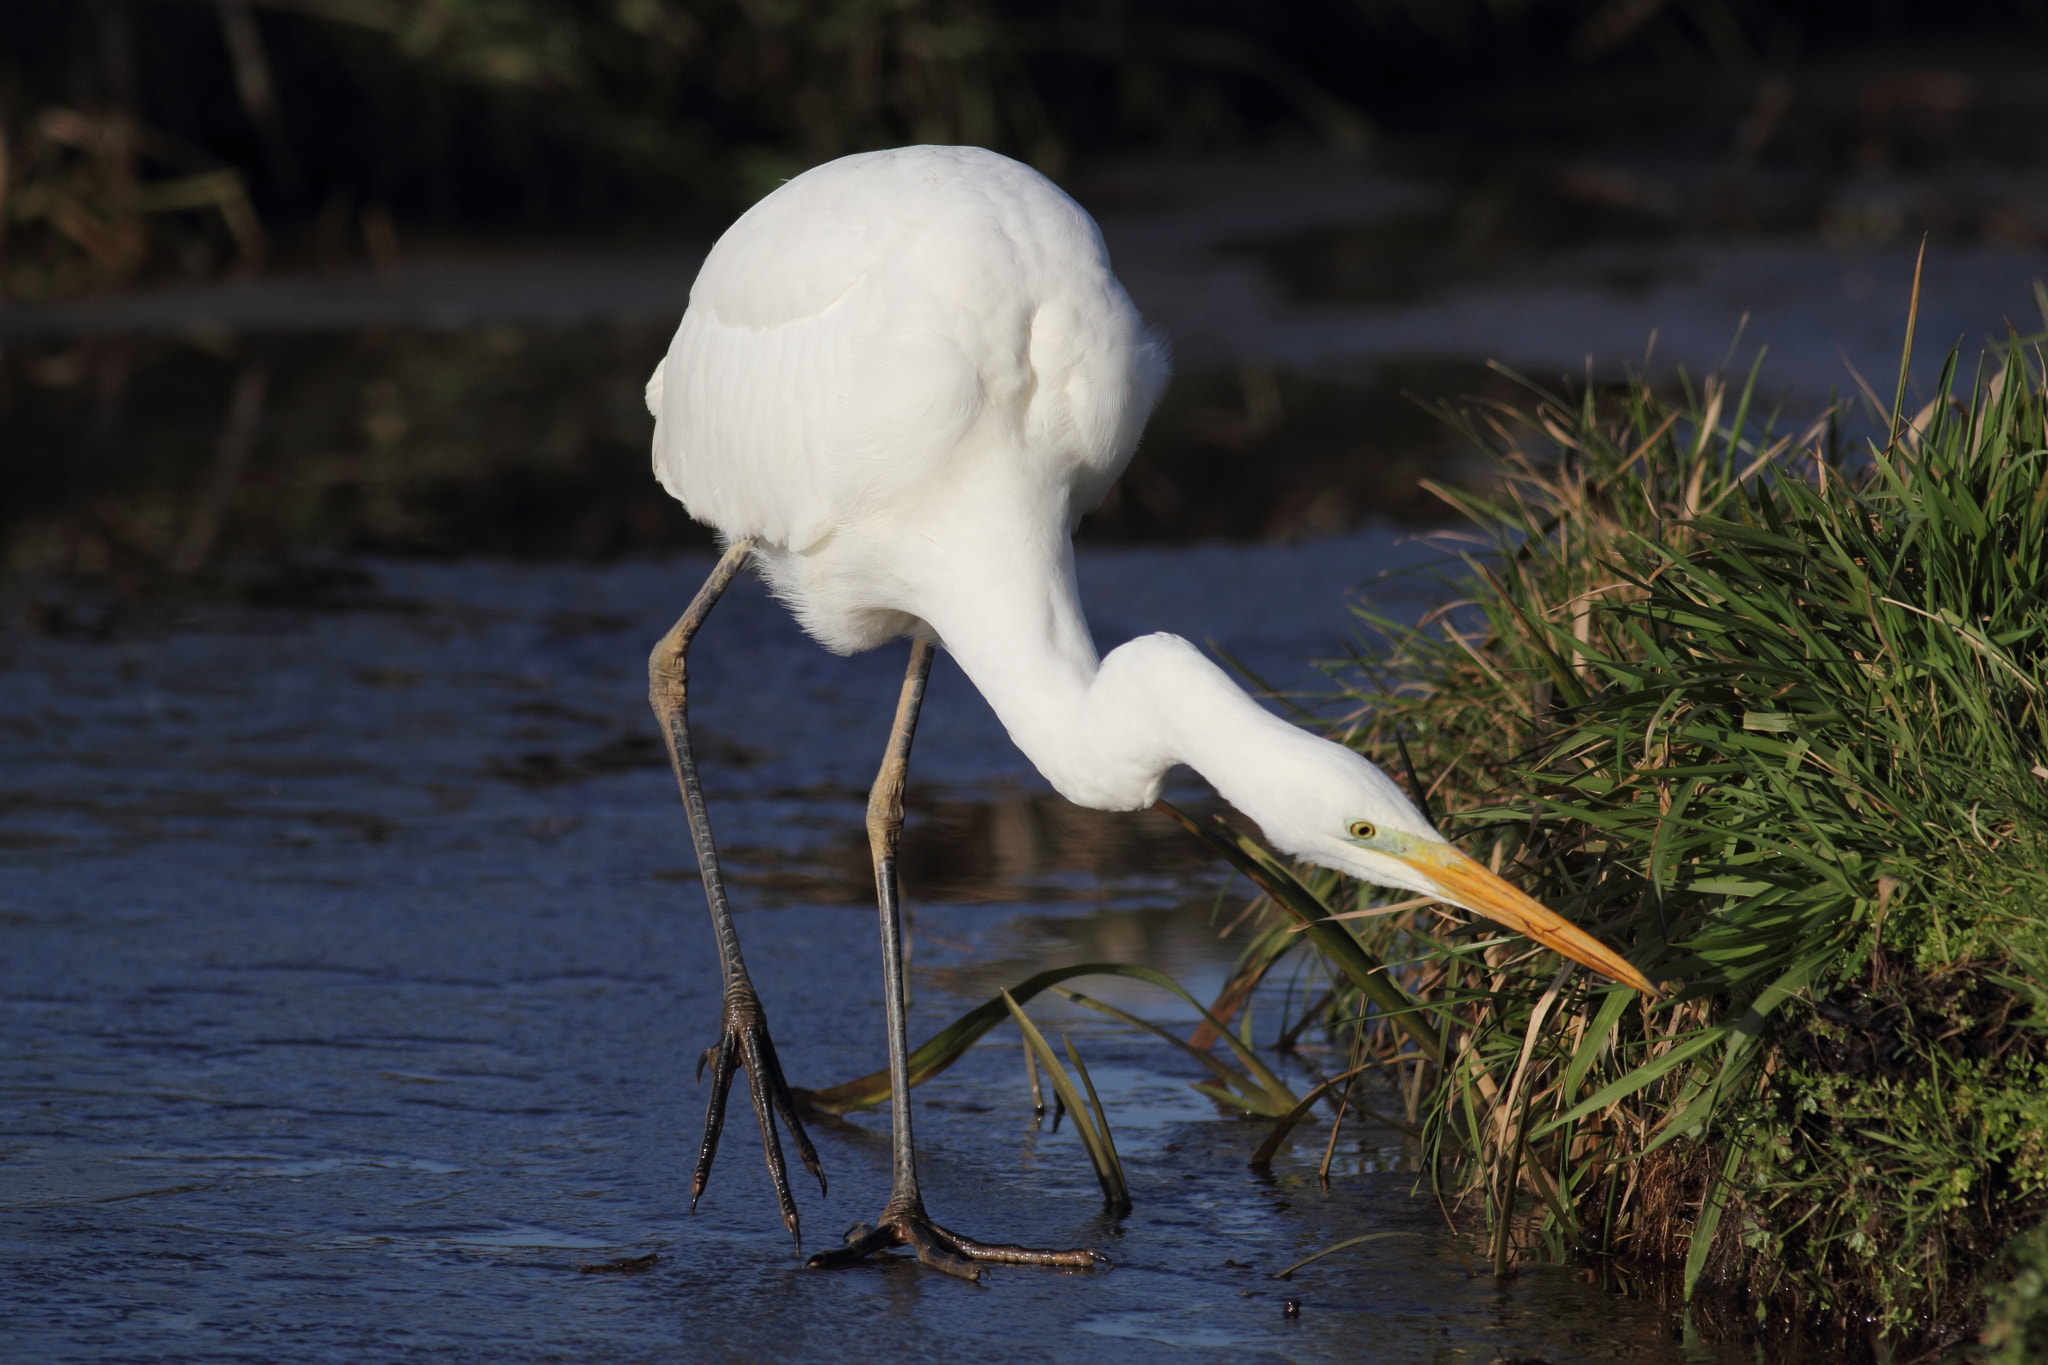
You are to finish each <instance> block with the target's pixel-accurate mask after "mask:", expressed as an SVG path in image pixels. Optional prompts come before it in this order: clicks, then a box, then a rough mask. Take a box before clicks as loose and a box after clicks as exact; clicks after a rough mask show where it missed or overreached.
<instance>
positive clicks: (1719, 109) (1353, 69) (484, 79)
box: [0, 0, 2048, 299]
mask: <svg viewBox="0 0 2048 1365" xmlns="http://www.w3.org/2000/svg"><path fill="white" fill-rule="evenodd" d="M2044 24H2048V4H2044V3H2043V0H1979V3H1976V4H1954V3H1947V4H1943V3H1935V0H1894V3H1891V4H1888V5H1884V6H1869V5H1863V4H1859V3H1855V2H1854V0H1287V2H1286V3H1273V4H1267V5H1243V4H1235V3H1230V2H1229V0H1126V3H1121V4H1117V5H1113V6H1107V5H1096V4H1085V3H1080V0H11V3H9V4H8V5H5V6H0V291H4V293H5V295H6V296H7V297H13V298H22V299H37V298H48V297H55V296H59V295H63V294H70V293H76V292H79V291H82V290H88V289H94V288H104V287H108V286H112V285H118V284H121V283H124V282H126V281H129V280H132V279H135V278H138V277H140V276H144V275H148V274H166V273H172V274H175V273H183V274H187V275H204V274H208V273H212V272H214V271H218V270H221V269H226V268H241V269H252V268H255V267H257V266H258V265H260V264H261V263H262V262H263V261H264V260H265V258H266V254H268V255H269V256H270V257H271V258H273V259H275V258H276V257H278V256H279V255H282V256H284V257H286V258H287V259H291V260H294V261H299V262H304V261H307V260H314V261H332V260H334V259H337V258H340V257H345V256H360V255H362V254H365V253H367V254H368V255H369V256H371V257H373V258H382V257H385V256H388V255H390V254H391V253H392V252H393V251H395V244H396V240H397V232H398V229H399V228H400V227H401V226H402V227H403V228H404V229H405V230H406V231H408V232H412V231H416V230H422V229H424V230H431V231H462V232H466V233H475V232H477V231H482V230H504V229H514V230H560V229H564V228H575V229H579V230H584V231H589V230H592V229H599V230H604V231H613V232H616V231H620V230H626V229H631V228H633V227H635V226H637V227H640V228H647V227H650V226H653V225H657V224H663V225H673V224H674V223H676V222H678V221H689V220H691V219H692V218H696V219H701V220H702V221H704V222H707V223H708V222H715V221H719V220H721V219H722V218H723V217H724V216H726V215H728V214H729V213H730V212H731V211H732V210H733V209H734V207H735V206H738V205H743V204H745V203H746V202H749V201H751V200H752V199H753V198H755V197H757V196H758V195H759V194H760V193H762V192H764V191H765V190H766V189H768V188H770V187H772V186H773V185H774V184H775V183H777V182H778V181H779V180H781V179H783V178H785V177H787V176H789V175H791V174H793V173H795V172H796V171H797V170H799V169H801V168H802V167H804V166H807V165H811V164H815V163H816V162H819V161H822V160H825V159H827V158H830V157H833V156H836V155H840V154H842V153H845V152H849V151H854V150H859V149H862V148H867V147H875V146H884V145H892V144H898V143H903V142H914V141H922V142H971V143H979V144H982V145H986V146H991V147H995V148H998V149H1000V150H1003V151H1006V152H1010V153H1012V154H1014V155H1017V156H1020V157H1023V158H1025V159H1027V160H1029V161H1031V162H1033V163H1034V164H1036V165H1038V166H1040V167H1041V168H1043V169H1045V170H1047V171H1048V172H1049V173H1051V174H1053V175H1054V176H1055V177H1058V176H1061V175H1062V174H1063V173H1064V172H1065V170H1066V169H1067V167H1068V166H1069V164H1070V162H1071V160H1072V158H1073V157H1074V156H1076V155H1089V154H1095V153H1101V152H1106V151H1116V150H1128V149H1153V150H1160V149H1169V150H1175V149H1177V150H1201V149H1215V148H1218V147H1231V146H1245V145H1252V144H1270V143H1271V142H1273V141H1274V140H1275V139H1279V140H1283V141H1284V140H1290V139H1291V140H1293V141H1295V142H1298V143H1314V144H1318V145H1327V146H1336V147H1341V148H1348V149H1357V148H1360V147H1362V146H1364V145H1365V143H1366V141H1367V140H1368V138H1369V137H1370V136H1371V134H1372V133H1373V131H1374V129H1375V128H1382V127H1383V128H1394V129H1405V128H1415V127H1423V126H1434V125H1443V124H1445V123H1446V122H1447V121H1449V122H1453V123H1454V122H1456V120H1457V119H1459V118H1461V117H1464V116H1465V115H1466V114H1468V113H1469V112H1470V110H1471V108H1472V107H1473V106H1475V105H1476V104H1483V103H1487V102H1493V103H1495V104H1498V97H1500V96H1501V95H1503V94H1504V93H1512V92H1513V91H1515V90H1517V89H1538V90H1554V89H1555V88H1557V87H1558V86H1559V84H1560V82H1564V83H1569V82H1573V81H1581V82H1582V81H1583V79H1584V78H1585V77H1587V76H1588V75H1589V74H1590V75H1600V74H1602V73H1621V74H1623V75H1626V74H1628V73H1649V74H1652V75H1654V76H1657V77H1658V78H1660V79H1661V80H1662V81H1663V82H1664V84H1665V85H1667V86H1671V85H1672V83H1673V81H1674V79H1675V80H1676V87H1674V88H1683V90H1684V91H1685V92H1686V93H1685V98H1684V99H1683V100H1681V101H1680V103H1682V104H1688V105H1693V104H1701V103H1704V104H1705V105H1707V106H1710V114H1711V117H1712V118H1713V119H1715V120H1717V121H1723V122H1727V123H1729V124H1730V125H1731V126H1736V125H1739V126H1737V138H1736V141H1737V142H1738V143H1742V140H1743V138H1744V137H1751V134H1754V135H1755V136H1754V137H1751V140H1752V141H1755V140H1756V139H1757V138H1761V139H1763V140H1764V141H1768V139H1769V137H1770V136H1771V135H1772V130H1773V129H1774V128H1775V127H1776V125H1777V124H1778V122H1779V121H1780V116H1781V115H1782V114H1783V113H1784V108H1783V106H1784V104H1785V102H1786V101H1785V100H1784V99H1781V98H1779V97H1778V95H1775V94H1773V93H1772V92H1773V91H1774V90H1776V89H1777V87H1775V86H1773V85H1772V84H1771V81H1772V80H1773V79H1781V74H1782V71H1783V69H1784V68H1785V67H1786V65H1787V63H1788V62H1791V61H1792V60H1794V59H1795V58H1799V59H1804V58H1808V57H1811V56H1812V55H1813V54H1816V53H1824V52H1827V51H1831V50H1838V49H1841V48H1844V47H1845V46H1852V45H1855V44H1859V43H1871V42H1897V41H1900V40H1902V39H1918V38H1921V37H1924V36H1926V35H1930V34H1931V35H1943V34H1951V33H1956V34H1969V33H1982V32H1995V33H2010V32H2021V31H2032V32H2039V31H2041V30H2042V29H2043V27H2044ZM1773 73H1780V74H1779V75H1778V76H1774V75H1773ZM1703 74H1704V76H1705V77H1706V78H1707V79H1708V80H1709V82H1710V84H1711V83H1718V85H1719V86H1721V87H1725V88H1726V90H1727V92H1728V93H1727V94H1726V96H1725V97H1721V98H1713V99H1707V100H1705V101H1702V100H1700V98H1699V87H1698V79H1699V78H1700V77H1701V76H1702V75H1703ZM1936 84H1937V85H1939V82H1938V81H1937V83H1936ZM1916 91H1917V93H1916ZM1965 93H1966V94H1967V92H1965ZM1893 96H1895V97H1896V98H1893V97H1887V98H1891V99H1892V103H1893V104H1897V103H1898V101H1899V100H1903V101H1904V103H1903V104H1900V105H1899V108H1901V109H1904V110H1906V112H1908V113H1911V114H1913V115H1914V116H1915V117H1916V118H1918V117H1921V116H1922V115H1925V116H1927V117H1948V118H1950V121H1951V122H1953V117H1952V116H1953V114H1954V113H1955V112H1956V105H1955V94H1954V91H1953V89H1951V88H1950V87H1948V86H1941V87H1940V88H1936V87H1935V86H1929V87H1928V89H1926V90H1918V88H1917V87H1916V88H1915V90H1907V91H1905V92H1904V93H1903V94H1900V93H1899V92H1896V91H1895V92H1893ZM1930 101H1931V103H1930ZM1551 103H1552V104H1553V105H1554V107H1555V108H1557V109H1563V108H1565V107H1566V104H1567V103H1568V102H1565V101H1556V100H1553V101H1551ZM1865 103H1868V101H1867V100H1866V101H1865ZM1965 103H1967V100H1965ZM1923 105H1924V106H1926V107H1925V108H1922V106H1923ZM1724 106H1726V107H1724ZM1890 107H1891V105H1886V108H1890ZM1774 110H1775V112H1773V111H1774ZM1944 111H1946V113H1944ZM1878 112H1879V114H1880V115H1883V114H1884V111H1883V110H1879V111H1878ZM1868 113H1869V111H1868V110H1866V111H1865V115H1868ZM1511 117H1513V118H1515V119H1517V120H1521V121H1525V122H1526V121H1529V120H1528V119H1527V117H1526V115H1525V114H1512V115H1511ZM1859 117H1864V116H1859ZM1744 120H1747V122H1744ZM1759 120H1761V122H1759ZM1535 121H1536V122H1542V121H1543V120H1542V118H1541V117H1539V118H1537V119H1536V120H1535ZM1864 121H1865V122H1867V121H1868V118H1867V117H1864ZM1752 125H1754V126H1752ZM1743 128H1748V129H1750V133H1743V132H1741V129H1743ZM1759 130H1760V131H1759ZM1865 131H1866V133H1867V131H1868V130H1867V129H1866V130H1865ZM1726 135H1727V133H1726V130H1723V131H1722V133H1721V136H1723V137H1725V136H1726ZM1758 145H1759V146H1760V145H1761V143H1759V144H1758ZM1745 147H1746V148H1747V150H1744V148H1745ZM1756 150H1757V148H1756V147H1748V146H1747V144H1746V143H1743V145H1742V146H1739V147H1738V148H1737V152H1738V153H1739V154H1740V156H1749V157H1753V156H1754V153H1755V151H1756ZM1618 183H1619V182H1616V184H1618ZM1616 184H1607V183H1605V182H1603V183H1602V184H1601V185H1595V186H1593V187H1592V190H1591V191H1589V193H1593V194H1594V197H1595V198H1596V199H1597V198H1599V197H1600V196H1602V195H1605V196H1606V197H1607V198H1608V199H1612V198H1613V197H1614V196H1615V195H1617V194H1621V195H1622V196H1623V197H1624V198H1626V197H1628V194H1631V193H1633V191H1632V190H1630V189H1629V187H1628V186H1622V187H1621V188H1620V189H1617V188H1616ZM1651 198H1652V199H1654V198H1655V196H1654V195H1652V196H1651ZM266 229H267V231H266Z"/></svg>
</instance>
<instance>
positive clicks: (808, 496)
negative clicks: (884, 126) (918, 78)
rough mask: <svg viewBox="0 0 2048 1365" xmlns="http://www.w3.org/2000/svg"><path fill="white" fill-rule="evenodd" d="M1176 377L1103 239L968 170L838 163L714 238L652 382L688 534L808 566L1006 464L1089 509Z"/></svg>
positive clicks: (1049, 202)
mask: <svg viewBox="0 0 2048 1365" xmlns="http://www.w3.org/2000/svg"><path fill="white" fill-rule="evenodd" d="M1164 374H1165V366H1164V355H1163V350H1161V349H1160V348H1157V347H1156V346H1155V345H1153V344H1152V343H1150V342H1149V340H1148V338H1147V337H1146V336H1145V334H1144V332H1143V327H1142V324H1141V323H1140V322H1139V321H1138V318H1137V314H1136V311H1135V310H1134V309H1132V307H1131V305H1130V301H1129V299H1128V298H1126V297H1125V296H1124V293H1123V290H1122V288H1121V286H1119V285H1118V284H1117V283H1116V280H1115V278H1114V277H1113V276H1112V275H1111V274H1110V273H1109V268H1108V262H1107V259H1106V257H1105V256H1104V254H1103V251H1102V244H1101V238H1100V235H1099V234H1098V233H1097V232H1096V229H1095V225H1094V223H1093V221H1092V220H1090V219H1089V218H1088V216H1087V214H1086V213H1084V212H1083V211H1082V210H1081V209H1080V207H1079V206H1078V205H1076V204H1074V202H1073V201H1072V200H1071V199H1069V198H1067V196H1066V195H1065V194H1063V193H1061V192H1060V191H1059V190H1058V189H1057V188H1055V187H1054V186H1053V185H1052V184H1051V183H1050V182H1049V181H1047V180H1045V179H1044V177H1042V176H1040V175H1039V174H1038V173H1037V172H1035V171H1032V170H1031V169H1029V168H1028V167H1025V166H1022V165H1019V164H1018V163H1016V162H1014V161H1010V160H1008V159H1007V158H1003V157H999V156H996V155H994V154H993V153H990V152H984V151H980V150H978V149H975V148H938V147H917V148H903V149H899V150H896V151H892V152H874V153H867V154H864V155H861V156H854V157H847V158H843V159H842V160H839V161H835V162H832V163H829V164H827V165H825V166H820V167H818V168H816V169H814V170H812V171H809V172H806V173H805V174H804V175H801V176H799V177H797V178H796V179H795V180H793V181H791V182H790V183H789V184H787V185H785V186H783V187H782V188H781V189H779V190H777V191H776V192H775V193H774V194H771V195H770V196H768V197H767V198H766V199H763V200H762V201H761V202H760V203H758V204H756V205H755V206H754V207H753V208H752V209H750V210H748V212H747V213H745V214H744V215H742V216H741V217H740V219H739V221H737V222H736V223H734V224H733V226H732V227H731V228H730V229H729V230H728V231H727V232H726V234H725V236H724V237H722V238H721V239H720V240H719V242H718V244H717V246H715V247H714V248H713V249H712V251H711V254H710V256H709V257H708V258H707V259H706V260H705V263H704V268H703V270H702V272H701V273H700V274H699V275H698V277H697V281H696V284H695V285H694V286H693V287H692V289H691V291H690V307H689V310H688V312H687V313H685V314H684V317H683V321H682V325H681V326H680V327H679V328H678V329H677V331H676V335H675V340H674V341H673V342H672V343H671V345H670V348H669V353H668V356H667V357H666V358H665V359H664V360H663V362H662V365H661V367H660V368H659V369H657V370H656V372H655V375H654V377H653V379H651V380H650V381H649V383H648V388H647V397H648V406H649V408H650V409H651V410H652V411H653V412H654V414H655V416H656V419H657V420H656V428H655V440H654V464H655V473H656V476H657V477H658V478H659V479H660V480H661V483H662V486H663V487H665V488H666V489H668V491H669V492H670V493H672V494H674V495H675V496H676V497H677V498H679V499H681V500H682V502H683V504H684V506H686V507H687V508H688V509H689V511H690V514H691V515H692V516H694V517H696V518H697V519H698V520H700V521H704V522H707V523H709V524H710V525H712V526H715V527H717V528H718V529H719V530H720V531H722V532H724V533H725V534H726V535H727V536H730V537H740V536H756V537H759V538H760V539H761V540H762V541H764V542H765V543H766V544H768V545H772V546H780V547H785V548H787V549H790V550H794V551H799V552H801V551H804V550H807V549H810V548H812V547H813V546H815V545H817V544H819V543H820V542H822V541H823V540H824V539H825V538H826V537H828V536H830V535H832V534H833V533H834V532H835V531H836V530H838V529H839V528H841V527H843V526H845V525H847V524H849V523H852V522H856V521H863V520H869V519H872V518H874V517H875V516H876V515H877V514H886V513H888V512H891V511H893V510H896V509H900V508H907V507H910V506H912V505H918V506H924V507H929V505H930V500H931V497H932V496H933V494H934V491H935V490H943V489H944V487H945V486H946V480H947V469H948V465H949V462H950V461H953V460H955V459H958V458H962V457H963V452H973V451H985V450H990V449H995V450H1000V451H1002V452H1003V453H1004V454H1005V455H1006V456H1007V457H1013V458H1015V459H1018V460H1021V461H1024V462H1027V463H1032V464H1037V465H1042V466H1043V469H1042V470H1041V471H1040V472H1041V473H1042V474H1043V476H1045V477H1049V478H1055V479H1061V480H1064V481H1065V482H1066V484H1067V486H1068V488H1069V490H1071V491H1072V492H1074V493H1077V494H1080V495H1081V496H1083V497H1087V498H1089V499H1090V500H1091V501H1092V499H1094V498H1099V497H1100V496H1101V494H1102V493H1103V492H1104V491H1105V490H1106V489H1107V488H1108V485H1109V482H1110V481H1111V480H1113V479H1114V477H1115V475H1116V473H1117V472H1118V471H1119V470H1120V469H1121V467H1122V465H1123V463H1124V461H1125V460H1127V459H1128V457H1129V454H1130V450H1131V448H1132V446H1133V445H1135V443H1136V439H1137V431H1138V427H1139V426H1140V425H1142V423H1143V421H1144V418H1145V416H1146V414H1147V413H1149V411H1150V409H1151V405H1152V401H1153V399H1154V398H1155V397H1156V395H1157V391H1158V388H1159V386H1160V383H1161V382H1163V379H1164Z"/></svg>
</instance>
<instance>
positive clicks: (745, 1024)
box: [690, 981, 825, 1255]
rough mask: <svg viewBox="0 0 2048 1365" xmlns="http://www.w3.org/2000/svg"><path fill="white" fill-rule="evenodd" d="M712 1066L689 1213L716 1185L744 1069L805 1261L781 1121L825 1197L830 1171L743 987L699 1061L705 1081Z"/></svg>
mask: <svg viewBox="0 0 2048 1365" xmlns="http://www.w3.org/2000/svg"><path fill="white" fill-rule="evenodd" d="M707 1063H709V1065H710V1067H711V1102H710V1105H709V1106H708V1107H707V1108H706V1110H705V1113H704V1141H703V1143H702V1145H701V1146H700V1147H699V1148H698V1150H697V1169H696V1171H695V1173H694V1174H693V1175H692V1176H691V1179H690V1210H691V1212H693V1213H694V1212H695V1211H696V1208H697V1201H698V1199H699V1198H701V1197H702V1196H703V1193H704V1188H705V1186H706V1185H708V1184H709V1183H710V1181H711V1162H712V1158H713V1157H715V1156H717V1155H718V1137H719V1133H720V1131H721V1130H722V1129H723V1128H724V1126H725V1104H726V1096H727V1094H728V1092H729V1091H730V1090H731V1088H732V1081H733V1076H734V1074H735V1073H736V1072H738V1070H739V1069H740V1068H741V1067H745V1068H746V1072H747V1094H748V1098H749V1099H751V1100H752V1101H753V1105H754V1117H755V1119H756V1120H757V1121H758V1122H759V1123H760V1125H761V1147H762V1152H763V1155H764V1156H765V1157H766V1158H767V1162H768V1175H769V1178H770V1180H772V1181H773V1182H774V1185H775V1201H776V1204H777V1205H778V1206H779V1207H780V1209H781V1212H782V1225H783V1226H784V1227H786V1228H788V1229H789V1234H790V1236H792V1237H794V1238H795V1239H796V1242H797V1253H798V1254H799V1255H801V1254H802V1253H803V1232H802V1225H801V1222H800V1220H799V1217H798V1214H797V1207H796V1197H795V1196H794V1195H793V1194H791V1193H790V1189H789V1168H788V1163H787V1162H786V1161H784V1159H783V1155H782V1141H781V1137H780V1135H779V1134H778V1133H777V1131H776V1126H775V1120H776V1117H777V1116H778V1115H780V1117H781V1120H782V1126H783V1127H784V1128H786V1129H787V1130H788V1131H789V1134H790V1136H791V1137H792V1138H794V1139H795V1140H796V1150H797V1155H798V1156H799V1157H800V1158H801V1159H802V1160H803V1163H804V1167H805V1169H807V1170H808V1171H810V1173H811V1174H812V1175H813V1176H815V1177H817V1181H818V1190H819V1193H821V1194H822V1193H824V1191H825V1171H824V1167H823V1166H822V1165H821V1164H820V1163H819V1161H818V1152H817V1149H816V1148H815V1147H813V1146H812V1145H811V1139H810V1135H809V1134H808V1133H806V1132H805V1131H804V1126H803V1122H802V1120H801V1119H799V1118H798V1117H797V1111H796V1100H795V1098H794V1097H793V1096H792V1095H791V1094H790V1090H789V1083H788V1082H787V1081H786V1080H784V1079H783V1076H782V1063H781V1062H780V1061H779V1060H778V1059H777V1058H776V1056H775V1044H774V1042H773V1040H771V1039H770V1038H769V1036H768V1019H767V1016H766V1015H765V1014H764V1013H763V1012H762V1010H761V1002H760V999H759V998H758V997H757V996H755V994H754V991H753V988H752V987H751V986H750V985H748V984H746V983H745V982H744V981H742V982H741V983H740V985H739V986H738V987H736V988H734V989H731V990H728V992H727V993H726V1000H725V1020H724V1033H723V1035H722V1036H721V1037H720V1038H719V1040H718V1043H717V1045H716V1046H713V1047H709V1048H706V1049H705V1050H704V1053H703V1055H702V1056H700V1057H699V1058H698V1059H697V1075H698V1078H699V1079H700V1080H701V1079H702V1077H703V1075H704V1067H705V1065H706V1064H707Z"/></svg>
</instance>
